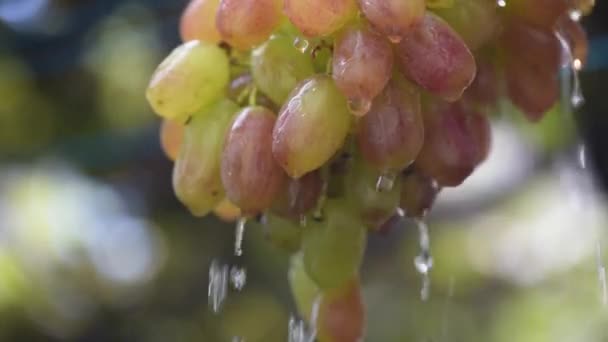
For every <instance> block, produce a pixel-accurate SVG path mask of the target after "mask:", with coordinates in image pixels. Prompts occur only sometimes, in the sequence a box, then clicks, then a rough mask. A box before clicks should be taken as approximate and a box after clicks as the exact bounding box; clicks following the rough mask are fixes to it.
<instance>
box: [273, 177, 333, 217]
mask: <svg viewBox="0 0 608 342" xmlns="http://www.w3.org/2000/svg"><path fill="white" fill-rule="evenodd" d="M322 188H323V179H321V174H320V172H319V171H312V172H309V173H307V174H305V175H304V176H302V177H301V178H299V179H292V178H290V179H289V180H288V182H287V186H286V188H285V191H284V192H283V194H282V195H280V196H279V197H278V198H277V199H276V200H275V204H274V205H273V208H272V209H273V212H274V213H276V214H278V215H279V216H282V217H285V218H290V219H293V220H299V219H300V218H301V216H302V215H305V214H307V213H309V212H310V211H311V210H312V209H314V208H315V207H316V205H317V202H318V200H319V197H320V196H321V190H322Z"/></svg>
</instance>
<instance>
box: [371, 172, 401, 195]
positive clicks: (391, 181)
mask: <svg viewBox="0 0 608 342" xmlns="http://www.w3.org/2000/svg"><path fill="white" fill-rule="evenodd" d="M396 178H397V176H396V174H394V173H385V174H383V175H381V176H380V177H378V181H377V182H376V191H378V192H387V191H391V190H392V189H393V187H394V186H395V179H396Z"/></svg>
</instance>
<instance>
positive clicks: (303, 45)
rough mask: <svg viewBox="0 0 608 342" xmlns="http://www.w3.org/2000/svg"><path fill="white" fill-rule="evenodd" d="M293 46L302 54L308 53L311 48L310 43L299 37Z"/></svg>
mask: <svg viewBox="0 0 608 342" xmlns="http://www.w3.org/2000/svg"><path fill="white" fill-rule="evenodd" d="M293 46H294V47H295V48H296V49H298V51H300V52H301V53H306V51H307V50H308V48H309V47H310V42H309V41H308V40H306V39H304V38H302V37H297V38H296V39H295V40H294V41H293Z"/></svg>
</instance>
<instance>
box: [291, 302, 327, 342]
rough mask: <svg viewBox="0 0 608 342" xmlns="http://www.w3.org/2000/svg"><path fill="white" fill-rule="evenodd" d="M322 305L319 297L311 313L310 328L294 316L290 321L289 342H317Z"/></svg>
mask: <svg viewBox="0 0 608 342" xmlns="http://www.w3.org/2000/svg"><path fill="white" fill-rule="evenodd" d="M320 305H321V296H318V297H317V298H316V299H315V301H314V303H313V307H312V312H311V313H310V326H308V325H307V324H306V322H304V321H303V320H300V319H297V318H295V317H294V316H292V317H291V318H290V319H289V330H288V342H315V340H316V338H317V319H318V317H319V307H320Z"/></svg>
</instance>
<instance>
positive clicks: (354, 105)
mask: <svg viewBox="0 0 608 342" xmlns="http://www.w3.org/2000/svg"><path fill="white" fill-rule="evenodd" d="M371 107H372V101H370V100H368V99H351V100H348V109H349V110H350V112H351V113H353V114H354V115H355V116H363V115H365V114H367V112H369V110H370V108H371Z"/></svg>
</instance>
